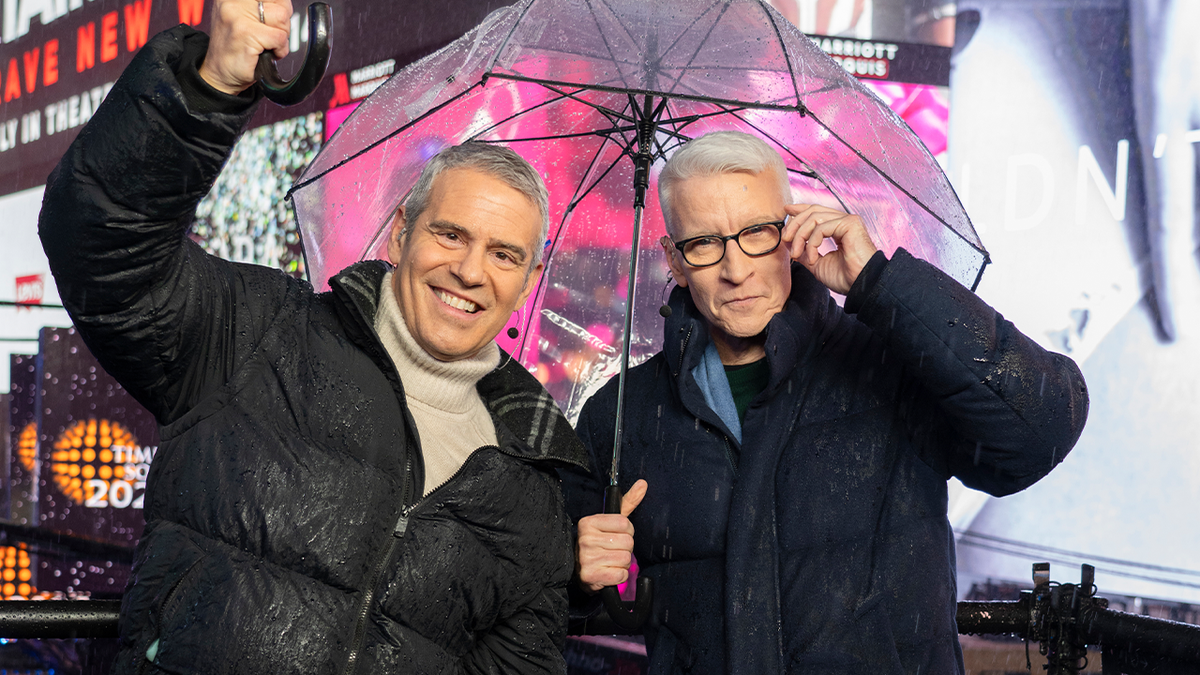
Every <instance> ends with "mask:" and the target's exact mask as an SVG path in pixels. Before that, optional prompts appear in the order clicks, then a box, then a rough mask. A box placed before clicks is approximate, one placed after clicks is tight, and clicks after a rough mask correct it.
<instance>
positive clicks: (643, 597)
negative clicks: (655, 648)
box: [600, 485, 654, 630]
mask: <svg viewBox="0 0 1200 675" xmlns="http://www.w3.org/2000/svg"><path fill="white" fill-rule="evenodd" d="M604 512H605V513H620V512H621V488H619V487H617V486H616V485H609V486H608V489H607V490H605V491H604ZM600 599H601V600H603V601H604V609H605V610H607V611H608V618H610V619H612V621H613V623H615V624H617V625H618V626H620V627H621V628H624V629H625V630H638V629H639V628H641V627H642V624H644V623H646V619H647V618H649V616H650V605H651V604H652V603H653V601H654V580H653V579H651V578H650V577H638V581H637V595H635V596H634V601H633V602H632V603H627V602H625V601H623V600H621V593H620V591H618V590H617V587H616V586H605V587H604V588H601V589H600ZM630 605H632V606H633V607H632V609H630Z"/></svg>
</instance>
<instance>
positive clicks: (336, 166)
mask: <svg viewBox="0 0 1200 675" xmlns="http://www.w3.org/2000/svg"><path fill="white" fill-rule="evenodd" d="M481 86H483V82H476V83H475V84H472V85H471V86H469V87H467V88H466V89H464V90H462V91H461V92H459V93H458V94H455V95H454V96H453V97H451V98H449V99H446V100H445V101H443V102H442V103H439V104H438V105H436V106H434V107H433V108H430V109H429V110H427V111H426V112H425V114H423V115H421V116H420V117H418V118H416V119H414V120H409V121H408V123H406V124H404V125H402V126H400V127H399V128H397V129H395V130H394V131H392V132H391V133H388V134H386V135H384V136H383V137H382V138H380V139H379V140H377V141H375V142H373V143H370V144H368V145H367V146H366V147H364V148H363V149H361V150H359V151H358V152H356V153H354V154H353V155H350V156H349V157H347V158H345V159H343V160H341V161H339V162H338V163H337V164H334V165H333V166H331V167H329V168H328V169H325V170H324V171H322V172H321V173H319V174H317V175H315V176H313V177H312V178H305V179H304V180H303V181H301V182H299V183H296V184H295V185H293V186H292V187H291V189H290V190H288V191H287V194H286V195H284V197H291V196H292V195H293V194H294V193H295V192H296V191H297V190H300V189H301V188H304V187H307V186H308V185H310V184H311V183H313V182H314V181H316V180H318V179H320V178H324V177H325V176H326V175H328V174H329V173H330V172H332V171H336V170H337V169H340V168H341V167H343V166H345V165H346V164H348V163H350V162H352V161H354V160H356V159H358V158H359V157H361V156H363V155H364V154H366V153H368V152H370V151H371V150H374V149H375V148H377V147H379V146H380V145H383V144H384V143H386V142H388V141H389V140H391V139H392V138H394V137H396V136H397V135H399V134H401V133H403V132H404V131H406V130H407V129H408V128H409V127H411V126H413V125H415V124H417V123H418V122H420V121H422V120H424V119H425V118H427V117H429V116H430V115H432V114H434V113H436V112H438V111H439V110H441V109H442V108H445V107H446V106H448V105H450V104H451V103H454V102H455V101H457V100H458V99H460V98H462V97H464V96H466V95H467V94H468V93H469V92H470V91H471V90H472V89H474V88H476V87H481ZM339 131H340V129H339Z"/></svg>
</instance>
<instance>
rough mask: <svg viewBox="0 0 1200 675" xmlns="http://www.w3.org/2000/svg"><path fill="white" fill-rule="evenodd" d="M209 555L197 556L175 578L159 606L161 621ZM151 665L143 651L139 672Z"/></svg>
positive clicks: (144, 670)
mask: <svg viewBox="0 0 1200 675" xmlns="http://www.w3.org/2000/svg"><path fill="white" fill-rule="evenodd" d="M207 557H208V554H207V553H205V554H204V555H202V556H200V557H199V558H197V559H196V561H195V562H193V563H192V564H191V565H188V568H187V571H185V572H184V573H183V574H182V575H181V576H180V577H179V578H178V579H176V580H175V583H174V584H172V585H171V590H169V591H167V596H166V598H164V599H163V603H162V604H161V605H159V606H158V616H159V621H160V622H161V621H162V613H163V610H165V609H166V608H167V607H168V606H169V605H170V604H171V601H172V600H174V599H175V594H176V593H178V592H179V587H180V586H182V585H183V582H184V581H187V578H188V577H190V576H191V575H192V570H194V569H196V566H197V565H199V564H200V563H202V562H204V559H205V558H207ZM154 639H155V640H156V641H157V640H158V638H157V637H156V638H154ZM151 645H152V646H153V643H151ZM149 665H150V659H148V658H146V654H145V652H143V653H142V663H141V665H139V666H138V673H139V674H140V673H144V672H146V668H147V667H148V666H149Z"/></svg>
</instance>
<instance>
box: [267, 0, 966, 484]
mask: <svg viewBox="0 0 1200 675" xmlns="http://www.w3.org/2000/svg"><path fill="white" fill-rule="evenodd" d="M726 129H735V130H740V131H745V132H748V133H751V134H755V135H757V136H759V137H761V138H763V139H764V140H765V141H767V143H769V144H770V145H771V146H772V147H774V148H776V149H777V150H778V151H779V152H780V153H781V154H782V155H783V157H784V158H785V162H786V164H787V166H788V171H789V177H790V179H791V184H792V188H793V193H794V201H796V202H805V203H817V204H824V205H828V206H834V207H837V208H840V209H842V210H845V211H847V212H850V213H855V214H857V215H859V216H860V217H861V218H862V220H863V221H864V223H865V224H866V226H867V228H868V230H869V231H870V233H871V236H872V238H873V240H874V241H875V243H876V245H877V246H878V247H879V248H880V249H882V250H884V251H886V252H888V253H889V254H890V253H891V252H893V251H894V250H895V249H896V248H897V247H900V246H903V247H904V248H906V249H907V250H908V251H910V252H911V253H913V254H914V255H916V256H918V257H920V258H923V259H925V260H927V261H929V262H931V263H933V264H935V265H937V266H938V267H940V268H941V269H942V270H944V271H946V272H947V273H949V274H950V275H951V276H953V277H954V278H955V279H957V280H959V281H961V282H962V283H963V284H965V285H967V286H970V287H972V288H973V287H974V286H975V285H977V283H978V281H979V277H980V275H981V274H982V272H983V268H984V266H985V265H986V263H987V253H986V251H985V250H984V248H983V245H982V243H981V242H980V240H979V237H978V236H977V235H976V233H975V230H974V228H973V227H972V226H971V223H970V221H969V220H968V218H967V215H966V213H965V211H964V210H963V207H962V205H961V204H960V203H959V201H958V198H957V197H956V196H955V194H954V191H953V189H952V188H951V187H950V183H949V181H948V180H947V179H946V177H945V175H944V174H943V173H942V171H941V169H940V168H939V166H938V165H937V163H936V162H935V161H934V159H933V157H932V156H931V155H930V154H929V152H928V151H927V150H926V149H925V147H924V145H922V143H921V142H920V140H919V139H918V138H917V137H916V136H915V135H914V134H913V133H912V131H911V130H910V129H909V128H908V127H907V126H906V125H905V123H904V122H903V121H902V120H901V119H900V118H899V117H897V116H896V115H895V114H894V113H893V112H892V111H891V110H889V109H888V108H887V106H886V105H884V104H883V103H882V102H881V101H879V99H877V98H876V97H875V96H874V95H873V94H872V93H870V92H869V91H868V90H866V89H865V88H864V87H863V86H862V85H861V84H859V83H858V82H857V81H856V80H855V79H854V78H852V77H850V76H849V75H848V74H847V73H846V72H845V70H843V69H842V68H841V66H839V65H838V64H837V63H835V62H834V61H833V60H831V59H830V58H829V57H827V56H826V55H825V54H824V53H823V52H822V51H821V50H820V48H818V47H817V46H816V45H815V44H814V43H813V42H811V41H810V40H808V39H807V38H806V37H805V36H804V35H802V34H801V33H800V32H799V31H798V30H797V29H796V28H795V27H794V26H793V25H792V24H790V23H789V22H788V21H787V20H786V19H784V18H783V17H782V16H781V15H780V14H778V13H777V12H776V11H775V10H774V9H772V8H771V7H770V6H769V5H767V4H766V3H763V2H760V1H758V0H655V1H653V2H647V1H646V0H526V1H525V2H521V3H519V4H517V5H514V6H512V7H508V8H505V9H502V10H498V11H497V12H495V13H493V14H492V15H490V16H489V17H488V18H487V19H486V20H485V21H484V23H483V24H482V25H480V26H479V27H478V28H476V29H475V30H473V31H471V32H470V33H468V34H467V35H465V36H463V37H462V38H461V39H459V40H457V41H456V42H454V43H452V44H450V45H449V46H447V47H446V48H444V49H442V50H441V51H439V52H437V53H435V54H432V55H430V56H428V57H426V58H424V59H422V60H421V61H418V62H416V63H414V64H412V65H410V66H408V67H407V68H405V69H404V70H402V71H400V72H399V73H397V74H396V75H395V76H393V77H392V78H391V79H390V80H389V81H388V82H387V83H385V84H384V85H383V86H382V87H380V88H379V89H378V90H377V91H376V92H375V93H374V94H372V96H371V97H370V98H369V99H367V100H366V101H365V102H364V103H363V104H362V105H361V106H360V107H359V108H358V109H357V110H356V111H355V112H354V114H353V115H351V117H350V118H349V119H348V120H347V121H346V122H345V123H344V124H343V125H342V126H341V128H340V129H339V130H338V131H337V133H336V134H335V135H334V137H333V138H332V139H331V140H330V142H329V144H328V145H326V146H325V148H324V149H323V150H322V151H321V153H320V155H318V157H317V158H316V159H315V160H314V161H313V163H312V164H311V165H310V166H309V167H308V169H307V170H306V171H305V173H304V175H303V176H301V179H300V180H299V181H298V182H297V184H296V186H295V187H293V189H292V191H291V193H290V194H291V196H292V197H293V199H294V203H295V207H296V214H297V219H298V221H299V224H300V227H301V230H302V233H303V237H304V250H305V256H306V263H307V268H306V269H307V271H308V274H309V276H310V279H312V281H313V282H314V284H315V285H316V286H317V287H318V288H324V287H326V285H327V279H328V277H329V276H330V275H331V274H333V273H335V272H337V271H338V270H340V269H341V268H342V267H344V266H346V265H348V264H351V263H353V262H355V261H358V260H360V259H364V258H372V257H384V255H385V250H386V249H385V247H386V235H387V232H388V228H389V224H390V217H391V215H392V214H393V212H394V211H395V209H396V206H397V205H398V204H399V203H400V202H401V201H402V200H403V199H404V198H405V197H406V196H407V194H408V192H409V190H410V189H411V188H412V186H413V184H414V183H415V181H416V178H417V176H418V174H419V172H420V170H421V168H422V166H423V165H424V163H425V161H426V160H427V159H429V157H431V156H432V155H433V154H435V153H436V152H438V151H439V150H441V149H442V148H443V147H446V146H447V145H452V144H457V143H461V142H464V141H470V140H473V141H482V142H488V143H503V144H506V145H508V146H509V147H512V148H513V149H515V150H516V151H517V152H519V153H520V154H521V155H522V156H524V157H525V158H526V159H528V160H529V161H530V162H532V163H533V165H534V166H535V167H536V168H537V169H538V170H539V172H541V174H542V175H543V177H544V178H545V180H546V184H547V187H548V188H549V190H550V199H551V229H550V237H549V240H548V242H547V244H546V245H547V264H546V272H545V273H544V275H543V277H542V281H541V284H540V287H539V288H538V290H537V292H536V293H534V294H533V295H532V296H531V299H530V301H529V302H528V303H527V305H526V307H525V308H524V309H523V310H522V311H521V313H520V316H519V317H515V318H514V323H515V324H520V325H519V326H518V328H519V330H520V333H519V337H518V338H516V339H514V340H512V341H508V342H505V341H504V340H503V338H502V343H503V344H502V346H505V347H506V348H507V349H508V350H509V351H510V352H512V353H513V355H514V357H515V358H518V359H519V360H520V361H521V362H522V363H523V364H524V365H525V366H526V367H527V368H529V369H530V370H531V371H532V372H534V374H535V375H537V376H538V378H539V379H540V380H542V381H543V382H544V383H545V384H546V387H547V389H548V390H549V391H550V393H551V394H552V395H553V396H554V397H555V399H556V400H557V401H558V402H559V404H560V406H561V407H562V408H563V410H564V411H565V412H566V413H567V415H568V417H571V418H572V419H573V418H574V416H576V415H577V414H578V411H579V408H580V407H581V406H582V404H583V402H584V401H585V400H586V399H587V397H588V396H590V394H591V393H592V392H593V391H595V389H597V388H598V387H599V386H600V385H601V384H602V383H603V382H604V381H605V380H607V379H608V378H609V377H610V376H612V375H614V374H620V375H622V380H623V373H624V370H625V369H626V368H627V367H628V365H629V364H630V363H636V362H639V361H641V360H644V359H645V358H648V357H649V356H650V355H652V354H653V353H654V352H656V351H657V350H658V345H659V341H660V339H661V332H662V328H661V319H660V317H659V316H658V313H657V312H656V311H654V310H655V308H656V307H657V306H658V305H659V304H661V296H662V292H661V290H660V289H663V286H664V282H665V280H666V268H665V266H664V265H662V264H661V263H659V264H654V265H650V264H643V265H641V266H640V267H639V265H638V263H639V261H641V262H649V261H651V260H653V261H655V262H658V256H659V253H658V252H657V250H656V249H657V246H656V242H657V239H658V237H659V236H661V234H662V233H663V225H662V216H661V213H660V212H659V210H658V206H657V203H656V200H654V199H646V198H645V195H646V192H647V188H648V187H653V186H654V185H655V181H656V177H657V169H658V168H659V167H660V166H661V164H662V162H663V161H664V160H665V158H666V157H669V156H670V154H671V152H672V151H673V150H674V149H675V148H677V147H679V146H680V145H681V144H682V143H685V142H686V141H687V140H688V139H691V138H695V137H697V136H700V135H702V134H705V133H707V132H710V131H717V130H726ZM651 194H653V192H652V191H651ZM643 205H644V209H643ZM643 210H644V214H643ZM637 285H641V286H642V287H643V288H651V289H653V290H652V292H648V293H647V292H642V293H640V294H635V293H634V287H635V286H637ZM630 298H632V299H633V300H632V302H630ZM631 307H632V310H633V311H627V310H628V309H629V308H631ZM619 417H620V416H618V422H617V423H618V425H619V424H620V421H619ZM617 432H618V433H617V448H615V449H614V455H619V444H620V428H619V426H618V429H617ZM616 459H617V457H614V464H613V466H614V475H613V476H612V482H613V485H614V486H615V484H616V476H615V467H616V466H617V464H616V461H615V460H616Z"/></svg>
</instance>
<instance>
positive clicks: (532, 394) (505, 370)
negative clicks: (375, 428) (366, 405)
mask: <svg viewBox="0 0 1200 675" xmlns="http://www.w3.org/2000/svg"><path fill="white" fill-rule="evenodd" d="M391 268H392V267H391V265H389V264H388V263H386V262H383V261H382V260H365V261H363V262H359V263H355V264H354V265H351V266H350V267H347V268H346V269H344V270H342V271H341V272H339V273H338V274H337V275H336V276H334V277H333V278H332V279H330V280H329V286H330V288H332V289H333V297H334V299H335V303H334V304H335V306H336V308H337V312H338V317H339V318H340V319H341V321H342V323H343V324H344V325H345V327H346V330H347V332H348V333H349V335H350V338H351V339H352V340H354V342H355V344H357V345H359V346H360V347H361V348H362V349H363V350H364V351H366V352H367V354H369V355H370V356H371V358H372V359H374V360H375V361H376V363H378V364H380V369H381V370H383V372H384V373H386V374H387V376H388V378H390V379H394V382H393V384H394V385H396V386H397V389H398V390H399V391H401V392H403V384H402V383H400V378H399V375H397V374H396V369H395V367H394V366H393V365H392V362H391V357H390V356H388V354H387V352H386V350H385V349H384V348H383V345H382V343H380V341H379V338H378V336H377V335H376V334H375V314H376V312H377V310H378V307H379V303H380V301H381V298H382V296H381V294H380V286H381V285H382V283H383V277H384V275H386V274H387V273H388V270H390V269H391ZM475 388H476V390H477V391H478V392H479V396H480V398H482V399H483V403H484V405H485V406H486V407H487V409H488V411H489V412H491V413H492V415H493V417H495V418H496V419H498V420H500V421H501V422H502V423H503V425H502V426H501V425H498V428H497V430H496V431H497V436H498V437H499V438H500V439H501V441H502V442H501V447H502V449H503V450H504V451H505V452H507V453H508V454H510V455H514V456H517V457H520V458H522V459H528V460H532V461H548V462H553V463H556V464H573V465H575V466H579V467H581V468H584V469H587V468H588V461H587V452H586V450H584V447H583V444H582V443H581V442H580V441H579V437H578V436H577V435H576V434H575V430H574V429H573V428H572V427H571V424H570V422H568V421H567V418H566V417H563V414H562V412H560V411H559V409H558V405H557V404H555V402H554V399H553V398H552V397H551V396H550V394H549V393H548V392H547V391H546V388H545V387H543V386H542V384H541V383H540V382H538V381H537V378H535V377H534V376H533V375H530V374H529V371H527V370H525V369H524V368H523V367H521V364H520V363H518V362H517V361H516V360H515V359H513V358H512V357H511V356H509V355H508V354H507V353H505V352H504V350H500V365H499V366H497V367H496V369H495V370H493V371H492V372H490V373H488V374H487V375H484V376H483V378H482V379H480V380H479V382H478V383H476V385H475ZM506 438H507V439H508V440H510V441H515V442H510V443H505V442H503V441H504V439H506Z"/></svg>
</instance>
